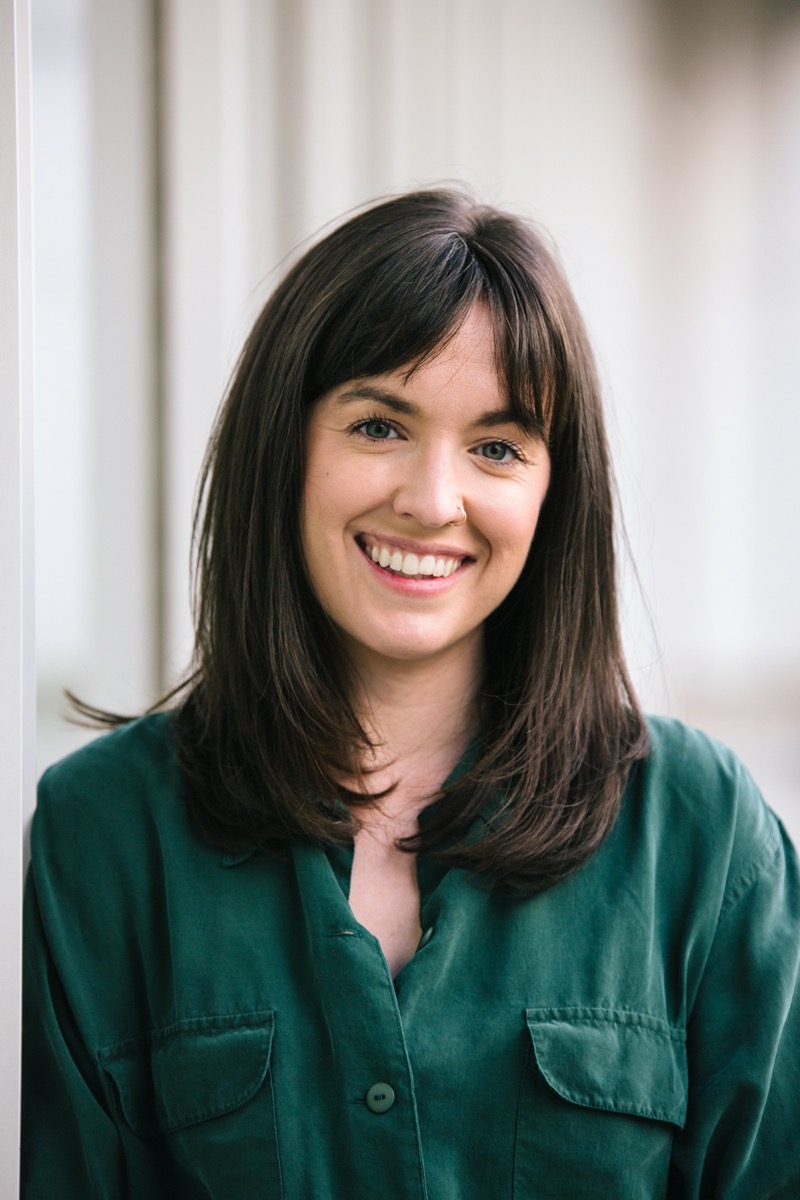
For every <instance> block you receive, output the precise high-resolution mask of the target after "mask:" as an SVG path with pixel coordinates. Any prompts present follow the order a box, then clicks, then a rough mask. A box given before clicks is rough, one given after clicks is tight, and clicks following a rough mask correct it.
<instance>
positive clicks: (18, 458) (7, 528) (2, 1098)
mask: <svg viewBox="0 0 800 1200" xmlns="http://www.w3.org/2000/svg"><path fill="white" fill-rule="evenodd" d="M0 262H2V264H3V269H2V271H0V397H2V403H1V404H0V513H2V520H0V578H2V581H3V587H2V591H1V592H0V762H2V764H3V795H2V803H0V857H1V858H2V863H1V864H0V962H2V964H3V969H2V971H0V1195H2V1196H9V1197H11V1196H15V1195H16V1194H17V1190H18V1177H19V1165H18V1163H19V1157H18V1144H19V1099H18V1096H19V1012H20V994H19V993H20V897H21V883H22V829H23V820H24V818H25V817H27V815H28V813H29V812H30V810H31V808H32V804H33V800H32V796H33V778H34V766H33V763H34V757H33V741H34V718H35V704H34V673H33V631H32V628H31V613H32V599H33V598H32V574H33V572H32V518H33V503H32V498H33V477H32V475H33V472H32V423H33V421H32V418H33V411H32V408H33V371H32V295H31V291H32V289H31V274H32V273H31V195H30V38H29V12H28V3H27V0H0Z"/></svg>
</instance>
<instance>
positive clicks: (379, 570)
mask: <svg viewBox="0 0 800 1200" xmlns="http://www.w3.org/2000/svg"><path fill="white" fill-rule="evenodd" d="M356 544H358V543H356ZM358 551H359V554H360V555H361V557H362V558H363V560H364V562H365V563H366V565H367V566H368V567H369V568H370V570H371V571H372V573H373V574H374V575H375V576H376V578H377V579H378V580H380V582H381V583H382V584H383V585H384V587H388V588H390V589H391V590H392V591H393V592H397V593H399V594H400V595H401V596H438V595H439V594H440V593H441V592H446V591H449V589H450V588H451V587H454V586H455V585H456V584H457V583H458V581H459V579H460V578H461V576H462V575H463V574H464V572H465V571H466V570H468V569H469V567H470V565H471V560H470V559H465V560H464V562H462V564H461V566H460V567H459V568H458V569H457V570H456V571H453V573H452V575H438V576H437V575H431V576H429V577H427V578H425V579H415V578H414V577H413V576H412V575H401V574H398V573H396V572H394V571H387V570H386V568H385V567H379V566H378V564H377V563H375V562H373V561H372V559H371V558H370V557H369V555H367V554H366V553H365V552H364V551H363V550H362V549H361V547H360V546H359V547H358Z"/></svg>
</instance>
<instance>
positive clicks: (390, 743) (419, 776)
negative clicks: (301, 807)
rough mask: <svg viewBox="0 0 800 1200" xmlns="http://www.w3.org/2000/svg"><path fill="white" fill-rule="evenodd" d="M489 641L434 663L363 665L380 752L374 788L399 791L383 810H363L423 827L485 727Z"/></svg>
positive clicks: (367, 716) (364, 694)
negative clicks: (482, 694)
mask: <svg viewBox="0 0 800 1200" xmlns="http://www.w3.org/2000/svg"><path fill="white" fill-rule="evenodd" d="M481 666H482V641H481V639H479V638H475V639H473V641H472V643H471V644H469V645H467V646H464V645H462V646H459V647H454V648H453V652H451V653H449V654H447V655H443V656H441V657H440V658H438V659H437V660H436V661H435V662H434V663H431V662H424V663H416V662H410V663H409V662H402V661H401V662H398V661H395V660H392V661H386V660H382V661H380V662H374V661H373V662H370V663H359V664H358V674H359V683H360V687H359V696H358V701H357V708H358V711H359V715H360V717H361V720H362V723H363V725H364V728H365V729H366V731H367V732H368V733H369V734H370V736H371V738H372V740H373V743H374V745H375V750H374V753H373V755H372V756H371V758H370V761H366V762H365V763H364V766H365V767H368V768H370V774H369V775H368V776H367V779H366V786H367V787H368V789H369V791H371V792H380V791H383V790H384V789H386V788H388V787H390V786H392V785H394V790H393V791H392V792H391V794H390V795H389V796H387V797H386V798H385V799H384V800H383V801H381V803H380V805H378V806H376V807H375V809H374V810H373V809H369V810H359V817H360V818H361V816H362V814H363V816H364V818H365V823H366V822H368V821H369V819H370V816H369V815H370V814H373V815H374V817H375V819H378V820H387V819H389V820H391V821H392V822H393V823H400V824H404V825H409V826H416V818H417V815H418V813H419V812H420V810H421V809H422V808H424V806H425V805H426V804H427V803H428V802H429V800H430V797H431V795H432V794H434V793H435V792H436V790H437V789H438V788H439V787H440V786H441V784H442V783H443V782H444V780H445V779H446V777H447V775H448V774H449V773H450V771H451V770H452V769H453V767H454V766H455V764H456V763H457V762H458V760H459V758H460V757H461V755H462V754H463V753H464V751H465V750H466V748H467V746H468V745H469V742H470V740H471V739H472V737H473V736H474V734H475V732H476V730H477V726H478V687H479V683H480V678H481Z"/></svg>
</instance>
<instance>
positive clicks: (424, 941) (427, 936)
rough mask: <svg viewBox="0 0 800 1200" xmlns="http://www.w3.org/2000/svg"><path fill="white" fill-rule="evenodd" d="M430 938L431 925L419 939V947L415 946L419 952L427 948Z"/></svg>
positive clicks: (431, 933) (431, 935) (431, 932)
mask: <svg viewBox="0 0 800 1200" xmlns="http://www.w3.org/2000/svg"><path fill="white" fill-rule="evenodd" d="M432 937H433V926H432V925H431V926H430V928H429V929H426V930H425V932H424V933H423V935H422V937H421V938H420V939H419V945H418V946H417V949H418V950H421V949H422V947H423V946H427V944H428V942H429V941H430V940H431V938H432Z"/></svg>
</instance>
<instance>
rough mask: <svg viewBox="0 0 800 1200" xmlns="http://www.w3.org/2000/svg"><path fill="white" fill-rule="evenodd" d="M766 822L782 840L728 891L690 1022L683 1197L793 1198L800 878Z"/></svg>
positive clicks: (674, 1192)
mask: <svg viewBox="0 0 800 1200" xmlns="http://www.w3.org/2000/svg"><path fill="white" fill-rule="evenodd" d="M759 803H761V804H762V805H763V802H760V801H759ZM763 811H764V812H767V810H766V809H763ZM767 816H768V818H769V821H770V824H771V826H772V832H773V835H774V834H777V835H778V836H773V837H772V838H771V839H770V840H769V842H768V843H767V844H766V845H765V846H763V848H762V854H761V855H760V856H758V857H755V858H753V859H752V860H751V863H750V865H749V867H747V868H746V869H744V870H742V871H741V872H740V873H739V874H738V875H737V877H736V878H735V879H733V881H732V882H731V883H730V884H729V887H728V890H727V894H726V901H725V904H724V905H723V908H722V911H721V915H720V919H719V923H718V926H717V930H716V934H715V937H714V941H713V944H712V948H711V951H710V954H709V957H708V961H707V963H706V967H705V970H704V972H703V976H702V980H701V983H700V986H699V989H698V993H697V996H696V999H695V1003H694V1006H693V1010H692V1014H691V1018H690V1021H689V1027H688V1047H687V1049H688V1052H689V1064H690V1076H689V1108H688V1113H687V1121H686V1126H685V1128H684V1130H683V1132H682V1134H681V1135H680V1136H679V1137H678V1138H677V1139H676V1142H675V1145H674V1149H673V1164H672V1171H673V1176H672V1179H671V1181H670V1182H671V1186H670V1190H669V1195H670V1196H675V1197H680V1198H681V1200H684V1198H685V1200H696V1198H700V1197H702V1200H723V1198H724V1200H767V1198H769V1200H790V1198H793V1200H795V1198H796V1197H798V1196H800V996H799V995H798V980H799V978H800V877H799V873H798V861H797V855H796V852H795V850H794V847H793V846H792V845H791V843H790V842H789V840H788V838H787V837H786V835H785V833H784V832H783V830H782V828H780V826H779V825H778V823H777V822H775V821H774V818H772V816H771V814H769V813H768V812H767Z"/></svg>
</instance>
